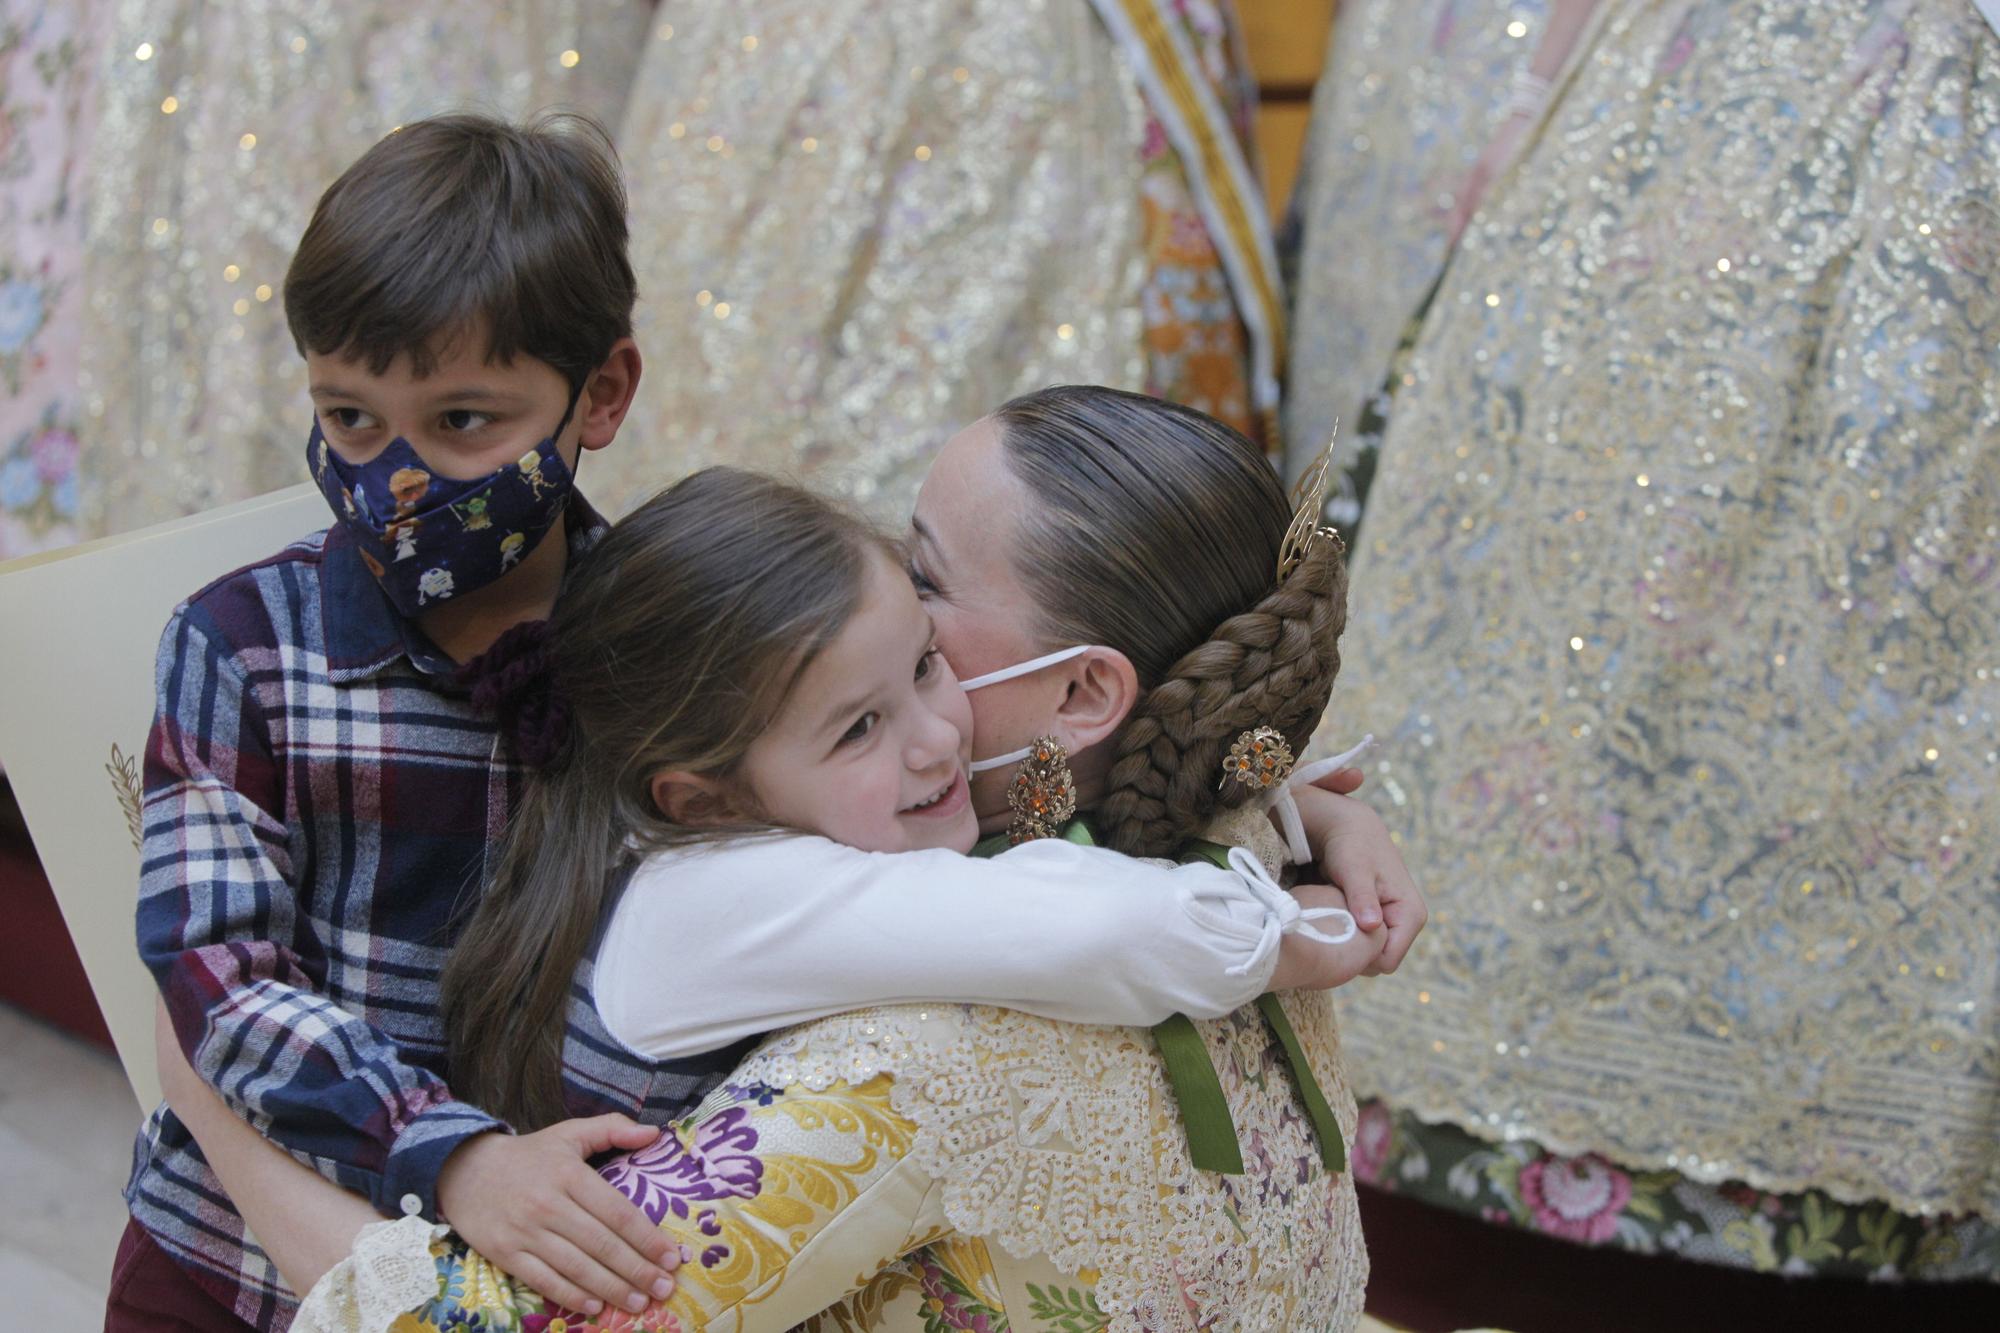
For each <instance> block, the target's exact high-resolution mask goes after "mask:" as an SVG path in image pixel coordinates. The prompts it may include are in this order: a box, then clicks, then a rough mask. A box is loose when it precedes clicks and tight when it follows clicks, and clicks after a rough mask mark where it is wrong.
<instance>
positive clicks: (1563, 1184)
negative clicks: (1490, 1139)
mask: <svg viewBox="0 0 2000 1333" xmlns="http://www.w3.org/2000/svg"><path fill="white" fill-rule="evenodd" d="M1631 1197H1632V1178H1631V1177H1630V1176H1628V1175H1626V1174H1625V1173H1624V1172H1623V1171H1620V1170H1619V1169H1618V1168H1617V1167H1615V1166H1613V1165H1611V1163H1609V1162H1607V1161H1605V1160H1604V1159H1603V1158H1602V1157H1599V1156H1598V1155H1597V1154H1596V1153H1586V1154H1585V1155H1584V1156H1582V1157H1543V1158H1542V1159H1541V1160H1540V1161H1536V1162H1530V1163H1528V1165H1526V1166H1524V1167H1522V1168H1521V1202H1523V1203H1525V1204H1527V1205H1528V1211H1529V1212H1531V1213H1533V1214H1534V1218H1535V1225H1536V1226H1537V1227H1539V1228H1540V1229H1541V1230H1543V1231H1546V1232H1548V1233H1549V1234H1550V1235H1552V1236H1561V1237H1562V1238H1563V1239H1565V1240H1574V1241H1581V1242H1583V1243H1584V1244H1586V1245H1599V1244H1602V1243H1603V1242H1605V1241H1607V1240H1610V1239H1611V1237H1612V1236H1613V1235H1614V1234H1615V1233H1616V1232H1617V1230H1618V1214H1619V1213H1620V1212H1621V1211H1623V1209H1624V1207H1625V1204H1626V1201H1627V1200H1629V1199H1630V1198H1631Z"/></svg>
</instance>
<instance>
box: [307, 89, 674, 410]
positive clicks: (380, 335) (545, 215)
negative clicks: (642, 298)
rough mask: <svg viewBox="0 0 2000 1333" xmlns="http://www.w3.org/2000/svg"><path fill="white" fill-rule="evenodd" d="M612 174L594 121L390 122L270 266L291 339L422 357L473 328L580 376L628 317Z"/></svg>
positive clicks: (370, 353)
mask: <svg viewBox="0 0 2000 1333" xmlns="http://www.w3.org/2000/svg"><path fill="white" fill-rule="evenodd" d="M637 297H638V288H637V285H636V283H635V282H634V279H633V277H632V264H631V261H630V259H629V258H628V257H627V255H626V224H625V183H624V180H623V178H622V177H621V176H620V175H619V171H618V158H617V154H616V153H615V152H614V150H613V149H612V146H611V139H610V136H608V135H607V134H606V133H605V132H604V130H603V128H602V127H601V126H599V125H598V124H597V122H595V121H593V120H591V119H590V118H588V117H586V116H579V115H573V114H567V113H552V114H548V115H544V116H542V117H540V118H538V119H537V120H535V121H533V122H532V123H530V124H528V125H525V126H514V125H509V124H507V123H505V122H504V121H499V120H494V119H492V118H490V117H486V116H478V115H447V116H436V117H433V118H431V119H429V120H420V121H415V122H413V123H411V124H408V125H405V126H402V127H401V128H400V129H397V130H396V131H394V132H393V133H391V134H389V135H387V136H385V137H384V138H383V139H382V140H380V141H379V142H378V143H376V144H375V146H374V147H372V148H370V149H369V150H368V151H367V152H365V153H363V154H362V155H361V157H360V158H359V159H357V160H356V161H355V163H354V165H352V166H350V167H349V168H348V169H347V170H346V171H344V172H342V173H341V175H340V179H338V180H336V181H335V182H334V183H333V184H332V185H330V186H328V187H327V191H326V193H325V194H323V195H321V196H320V200H319V206H318V207H317V208H316V209H314V210H313V216H312V221H311V223H310V224H308V225H307V227H306V231H305V235H304V236H303V237H302V238H301V239H300V241H299V248H298V250H297V252H296V253H294V255H293V256H292V263H291V267H290V269H288V270H287V271H286V274H285V319H286V322H287V323H288V324H289V325H290V326H291V330H292V340H293V341H294V342H295V343H297V344H298V348H299V352H300V354H301V355H304V354H306V353H308V352H312V353H318V354H321V355H338V356H344V357H351V358H354V359H358V360H360V361H362V362H364V363H365V364H366V365H367V367H368V369H369V371H370V372H371V373H373V374H377V375H379V374H381V373H382V372H383V371H385V370H387V369H388V368H389V365H390V363H391V362H393V361H394V360H395V359H396V358H397V357H398V356H399V355H407V356H408V357H410V359H411V364H412V368H413V370H414V372H415V374H416V375H417V376H418V377H419V378H421V377H423V376H424V375H427V374H429V373H430V371H431V369H432V367H433V366H434V365H435V364H436V362H437V359H438V358H439V356H440V355H442V354H443V353H445V351H446V350H447V349H448V348H449V347H450V345H451V343H452V341H453V340H454V339H456V338H458V337H460V336H464V335H468V334H471V333H472V332H474V331H475V330H483V331H484V333H485V336H486V338H487V347H486V349H485V351H486V354H487V356H488V357H489V358H490V359H491V360H493V361H497V362H500V363H503V364H504V363H506V362H510V361H512V360H513V359H514V358H515V357H517V356H530V357H533V358H535V359H536V360H538V361H543V362H546V363H547V364H549V365H551V366H553V367H555V369H556V370H558V371H559V372H561V373H562V375H563V377H564V378H565V379H567V380H568V381H569V383H570V387H571V388H572V389H577V388H580V387H581V386H582V385H583V382H584V380H585V379H586V378H587V377H588V376H589V375H590V373H591V372H592V371H593V370H596V369H597V368H598V367H599V366H600V365H602V364H603V363H604V360H605V358H606V357H608V356H609V355H610V354H611V348H612V345H613V344H615V343H616V342H617V341H618V340H619V339H620V338H624V337H628V336H630V334H631V332H632V306H633V303H634V302H635V301H636V300H637Z"/></svg>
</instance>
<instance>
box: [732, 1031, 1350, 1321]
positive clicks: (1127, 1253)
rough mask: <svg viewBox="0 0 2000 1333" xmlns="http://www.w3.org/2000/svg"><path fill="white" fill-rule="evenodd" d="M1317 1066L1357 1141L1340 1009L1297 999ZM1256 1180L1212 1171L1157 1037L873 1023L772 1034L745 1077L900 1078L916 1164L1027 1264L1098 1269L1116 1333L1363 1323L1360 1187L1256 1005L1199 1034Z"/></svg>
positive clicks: (959, 1215) (948, 1209) (959, 1218)
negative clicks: (1332, 1168) (1320, 1140)
mask: <svg viewBox="0 0 2000 1333" xmlns="http://www.w3.org/2000/svg"><path fill="white" fill-rule="evenodd" d="M1286 1002H1287V1012H1288V1013H1289V1014H1290V1016H1291V1017H1292V1020H1293V1024H1294V1026H1295V1028H1296V1029H1297V1030H1298V1033H1299V1037H1300V1041H1301V1043H1302V1045H1303V1046H1304V1048H1305V1051H1306V1054H1307V1058H1308V1060H1309V1062H1310V1063H1311V1064H1312V1066H1313V1068H1314V1070H1315V1072H1316V1073H1317V1075H1318V1077H1319V1079H1320V1081H1321V1084H1322V1087H1323V1088H1324V1089H1325V1091H1326V1093H1327V1095H1328V1097H1329V1099H1330V1100H1331V1101H1332V1102H1333V1104H1334V1106H1335V1108H1336V1114H1337V1116H1338V1118H1339V1119H1340V1120H1341V1122H1342V1129H1343V1132H1344V1133H1345V1134H1346V1135H1347V1136H1348V1137H1349V1138H1351V1137H1352V1135H1353V1132H1354V1101H1353V1097H1352V1094H1351V1093H1350V1092H1349V1091H1348V1089H1347V1085H1346V1082H1345V1079H1344V1078H1343V1077H1342V1074H1341V1070H1340V1062H1339V1051H1338V1039H1337V1037H1336V1036H1335V1035H1334V1032H1333V1025H1332V1014H1331V1009H1330V1007H1329V1006H1328V1005H1327V1003H1326V997H1325V996H1323V995H1317V994H1315V995H1306V996H1289V997H1286ZM1195 1026H1196V1028H1197V1029H1198V1030H1199V1031H1200V1032H1201V1034H1202V1036H1203V1040H1204V1042H1205V1043H1206V1044H1207V1046H1208V1048H1209V1053H1210V1056H1211V1058H1212V1059H1213V1060H1214V1062H1215V1065H1216V1069H1217V1071H1218V1074H1219V1076H1220V1077H1221V1078H1222V1080H1223V1086H1224V1090H1225V1093H1226V1095H1227V1098H1228V1101H1229V1103H1230V1108H1231V1111H1232V1114H1233V1116H1234V1118H1235V1120H1236V1124H1237V1128H1238V1132H1239V1134H1240V1135H1241V1137H1242V1142H1243V1144H1244V1148H1245V1152H1244V1156H1245V1165H1246V1169H1247V1174H1246V1175H1243V1176H1230V1177H1224V1176H1217V1175H1211V1174H1207V1173H1203V1172H1198V1171H1196V1170H1195V1168H1194V1167H1193V1165H1192V1164H1191V1163H1190V1161H1189V1160H1188V1147H1187V1138H1186V1134H1185V1131H1184V1129H1183V1127H1182V1125H1181V1122H1180V1120H1179V1117H1178V1116H1177V1115H1176V1114H1175V1113H1174V1111H1173V1099H1172V1095H1171V1092H1170V1090H1169V1088H1168V1085H1167V1082H1166V1077H1165V1073H1164V1070H1163V1068H1162V1066H1161V1063H1160V1061H1159V1060H1158V1058H1157V1056H1156V1054H1155V1052H1154V1050H1153V1047H1152V1043H1151V1041H1150V1039H1149V1038H1148V1037H1147V1035H1146V1033H1145V1032H1143V1031H1141V1030H1139V1029H1132V1028H1116V1027H1087V1026H1082V1025H1076V1024H1063V1023H1052V1022H1048V1021H1046V1020H1043V1019H1038V1018H1034V1017H1032V1016H1029V1015H1026V1014H1020V1013H1015V1012H1013V1011H1011V1010H1004V1009H994V1008H989V1007H986V1006H975V1005H966V1006H934V1007H928V1008H924V1009H918V1008H915V1007H902V1008H883V1009H871V1010H863V1011H858V1012H856V1013H852V1014H844V1015H839V1016H837V1017H834V1018H831V1019H826V1020H822V1021H820V1022H817V1023H813V1024H810V1025H807V1026H805V1027H801V1028H794V1029H791V1030H789V1031H787V1032H784V1033H781V1034H779V1035H777V1036H776V1037H774V1038H772V1039H771V1040H770V1041H769V1042H767V1043H766V1044H765V1045H764V1046H763V1047H761V1048H760V1049H759V1050H757V1051H756V1052H754V1053H753V1054H752V1055H751V1056H750V1057H749V1058H748V1059H747V1060H746V1061H745V1062H744V1063H743V1065H742V1066H740V1067H739V1069H738V1072H737V1079H736V1081H737V1082H738V1083H739V1084H740V1083H741V1082H743V1081H746V1080H754V1081H756V1082H761V1083H765V1084H768V1085H771V1086H774V1087H786V1086H793V1085H798V1086H804V1087H806V1088H810V1089H813V1090H815V1091H820V1090H824V1089H825V1088H826V1087H828V1086H829V1085H831V1084H832V1083H833V1082H835V1081H841V1080H844V1081H847V1082H849V1083H855V1082H863V1081H866V1080H867V1079H869V1078H873V1077H875V1076H876V1075H879V1074H889V1075H892V1076H893V1077H894V1078H895V1085H894V1087H893V1089H892V1091H891V1103H892V1105H893V1106H894V1108H895V1109H896V1111H897V1112H898V1113H899V1114H901V1115H903V1116H905V1117H907V1118H908V1119H909V1120H910V1121H911V1122H912V1124H913V1125H915V1127H916V1133H915V1137H914V1141H913V1143H912V1146H911V1150H910V1151H911V1157H912V1159H913V1160H914V1161H915V1162H916V1163H917V1164H918V1165H919V1166H921V1167H922V1168H923V1169H924V1170H926V1171H927V1172H929V1173H930V1174H931V1175H932V1176H933V1177H935V1178H936V1179H937V1180H938V1181H939V1182H940V1183H941V1186H942V1189H943V1205H944V1211H945V1215H946V1217H947V1218H948V1219H949V1220H950V1222H951V1223H952V1225H953V1226H954V1227H956V1228H957V1229H958V1231H959V1232H960V1233H961V1234H964V1235H968V1236H977V1237H979V1238H981V1239H983V1240H985V1241H987V1242H988V1243H989V1244H995V1245H998V1246H999V1247H1000V1248H1001V1249H1003V1250H1004V1251H1006V1252H1007V1253H1008V1254H1009V1255H1012V1256H1013V1257H1014V1258H1016V1259H1023V1260H1025V1259H1030V1258H1035V1257H1038V1256H1039V1257H1043V1258H1046V1259H1047V1261H1048V1262H1050V1263H1052V1264H1053V1265H1055V1266H1056V1267H1057V1268H1060V1269H1062V1270H1063V1271H1065V1272H1068V1273H1083V1272H1088V1271H1091V1270H1095V1271H1096V1272H1097V1273H1098V1274H1099V1275H1100V1276H1099V1280H1098V1282H1097V1285H1096V1298H1097V1301H1098V1303H1099V1305H1100V1307H1101V1308H1103V1309H1104V1310H1105V1312H1106V1313H1107V1314H1110V1315H1112V1316H1113V1318H1112V1322H1111V1323H1110V1325H1109V1327H1110V1328H1111V1329H1114V1330H1138V1329H1140V1328H1145V1329H1148V1330H1153V1331H1154V1333H1167V1331H1168V1330H1194V1329H1228V1328H1242V1329H1255V1328H1288V1327H1313V1328H1351V1327H1352V1326H1353V1324H1354V1322H1355V1320H1356V1319H1357V1318H1358V1316H1359V1310H1360V1300H1361V1290H1362V1286H1363V1283H1364V1280H1365V1272H1366V1263H1367V1259H1366V1255H1365V1253H1364V1252H1363V1250H1362V1246H1361V1237H1360V1224H1359V1217H1358V1213H1357V1211H1356V1208H1355V1201H1354V1190H1353V1184H1352V1181H1351V1179H1350V1178H1349V1177H1348V1176H1345V1175H1342V1176H1337V1177H1335V1176H1329V1175H1327V1174H1326V1173H1325V1172H1324V1171H1323V1170H1321V1169H1320V1167H1319V1165H1318V1158H1317V1154H1318V1148H1317V1144H1316V1141H1315V1139H1314V1137H1313V1133H1312V1129H1311V1126H1310V1124H1309V1123H1308V1121H1307V1120H1306V1117H1305V1116H1304V1114H1303V1113H1302V1111H1301V1110H1300V1108H1299V1106H1298V1103H1297V1101H1296V1099H1295V1096H1294V1094H1293V1092H1292V1090H1291V1082H1290V1079H1289V1078H1287V1077H1285V1076H1284V1075H1283V1073H1282V1071H1281V1069H1280V1067H1279V1066H1278V1065H1277V1064H1276V1061H1277V1058H1278V1054H1277V1043H1276V1042H1275V1040H1274V1039H1273V1038H1272V1037H1271V1036H1270V1033H1269V1031H1268V1029H1267V1028H1266V1027H1265V1026H1264V1024H1263V1021H1262V1019H1261V1017H1260V1016H1259V1015H1258V1014H1257V1012H1256V1010H1255V1009H1254V1008H1250V1007H1246V1008H1245V1009H1243V1010H1241V1011H1239V1012H1238V1013H1237V1014H1234V1015H1231V1016H1229V1017H1227V1018H1222V1019H1217V1020H1214V1021H1212V1022H1201V1023H1197V1024H1196V1025H1195Z"/></svg>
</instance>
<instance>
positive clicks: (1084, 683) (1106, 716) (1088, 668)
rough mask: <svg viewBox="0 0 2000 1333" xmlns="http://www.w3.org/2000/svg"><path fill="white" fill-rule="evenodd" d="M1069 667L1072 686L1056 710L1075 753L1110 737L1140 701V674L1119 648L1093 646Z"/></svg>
mask: <svg viewBox="0 0 2000 1333" xmlns="http://www.w3.org/2000/svg"><path fill="white" fill-rule="evenodd" d="M1068 666H1069V689H1068V693H1067V695H1066V696H1065V697H1064V699H1063V702H1062V706H1061V707H1059V708H1057V709H1056V722H1057V724H1058V725H1059V726H1060V728H1061V730H1062V733H1063V736H1064V739H1065V743H1066V744H1068V746H1069V749H1070V753H1071V754H1078V753H1081V752H1082V751H1084V750H1088V749H1089V748H1090V747H1091V746H1093V745H1096V744H1097V743H1098V742H1100V741H1105V740H1109V739H1110V738H1111V737H1112V736H1114V735H1116V734H1117V733H1118V728H1120V727H1122V726H1124V725H1125V719H1126V718H1127V717H1130V716H1131V714H1132V709H1133V708H1134V707H1135V706H1136V705H1137V704H1138V702H1139V673H1138V671H1136V670H1135V669H1134V668H1133V666H1132V659H1131V658H1129V657H1127V656H1125V654H1123V653H1121V652H1119V651H1118V650H1117V649H1116V648H1102V647H1098V648H1092V649H1091V650H1090V651H1089V652H1087V653H1082V654H1080V655H1078V656H1077V657H1076V658H1075V660H1074V661H1072V662H1070V663H1069V664H1068Z"/></svg>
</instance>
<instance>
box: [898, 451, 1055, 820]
mask: <svg viewBox="0 0 2000 1333" xmlns="http://www.w3.org/2000/svg"><path fill="white" fill-rule="evenodd" d="M1028 498H1029V497H1028V493H1027V490H1026V488H1025V487H1024V486H1023V485H1022V484H1021V482H1020V481H1019V480H1018V479H1016V477H1015V476H1014V474H1013V472H1012V471H1011V470H1010V469H1009V468H1008V466H1007V460H1006V453H1005V449H1004V447H1003V445H1002V443H1001V439H1000V430H999V428H998V427H997V426H995V425H994V424H993V423H992V422H990V421H978V422H975V423H973V424H972V425H971V426H968V427H966V428H965V429H964V430H962V431H960V432H959V433H958V434H957V435H954V436H953V437H952V438H951V439H950V440H949V441H948V442H947V443H946V444H945V446H944V448H943V449H942V450H941V451H940V452H939V453H938V456H937V460H936V461H935V462H934V463H932V464H931V470H930V475H929V476H928V477H926V478H925V479H924V485H923V489H922V490H921V491H920V492H918V495H917V507H916V512H915V514H914V515H913V516H912V518H911V520H910V528H911V542H910V566H911V575H912V577H913V578H914V579H915V580H916V584H917V591H918V593H919V594H920V595H921V596H922V597H923V599H924V604H925V606H926V607H927V608H928V609H929V611H930V613H931V619H932V620H933V622H935V624H936V625H937V644H938V647H939V649H940V650H942V651H943V653H944V655H945V660H946V661H948V662H950V663H951V666H952V670H953V671H954V672H955V673H956V675H957V676H958V678H959V679H960V680H971V679H972V678H974V677H976V676H983V675H985V674H986V673H987V672H989V671H997V670H1000V669H1002V668H1005V667H1010V666H1013V665H1015V664H1016V663H1019V662H1025V661H1027V660H1029V659H1030V658H1034V657H1039V656H1041V655H1042V654H1043V653H1045V652H1047V651H1049V649H1050V648H1051V647H1052V646H1053V647H1068V646H1069V645H1067V644H1056V645H1050V644H1047V643H1045V642H1044V641H1043V640H1042V639H1041V637H1040V636H1039V635H1037V634H1036V633H1035V631H1034V629H1033V628H1032V627H1033V625H1034V623H1035V606H1034V604H1033V602H1032V601H1030V599H1029V597H1028V594H1027V592H1026V590H1025V589H1024V588H1023V587H1022V586H1021V582H1020V580H1019V579H1018V578H1017V577H1016V576H1015V574H1014V563H1013V558H1012V556H1013V552H1014V550H1015V534H1016V533H1017V532H1018V531H1019V529H1020V525H1021V518H1022V516H1023V515H1024V514H1025V513H1026V512H1027V507H1028ZM1030 558H1032V557H1030ZM1069 679H1070V677H1069V675H1068V673H1066V672H1063V671H1060V670H1047V671H1038V672H1033V673H1031V674H1028V675H1025V676H1018V677H1016V678H1014V679H1013V680H1007V681H1001V682H999V683H997V684H994V685H989V686H986V687H985V688H983V689H979V690H975V691H973V692H972V693H971V695H969V696H968V697H969V698H970V699H971V700H972V731H973V736H974V742H973V749H972V753H973V757H974V758H985V757H987V756H990V755H1000V754H1006V753H1008V752H1009V751H1012V750H1018V749H1020V748H1022V747H1023V746H1025V745H1027V744H1028V743H1029V742H1030V741H1032V740H1034V739H1035V738H1036V737H1037V736H1039V735H1042V734H1044V733H1046V732H1048V731H1049V730H1050V726H1051V719H1053V718H1054V717H1055V716H1056V711H1057V709H1058V708H1060V707H1061V705H1062V703H1063V700H1064V697H1065V695H1066V694H1067V692H1068V681H1069ZM1058 739H1065V740H1066V738H1061V737H1059V738H1058ZM1066 743H1067V741H1066ZM1012 779H1013V769H1012V768H1011V767H1009V768H1003V769H999V770H996V771H992V772H987V773H981V774H977V775H975V776H974V777H973V779H972V807H973V809H974V810H975V811H976V812H977V813H978V815H979V820H980V827H981V829H983V830H986V831H989V832H990V831H992V830H993V829H995V828H998V827H1000V826H1003V825H1004V824H1005V823H1006V821H1007V813H1008V811H1007V786H1008V783H1009V782H1010V781H1012Z"/></svg>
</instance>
